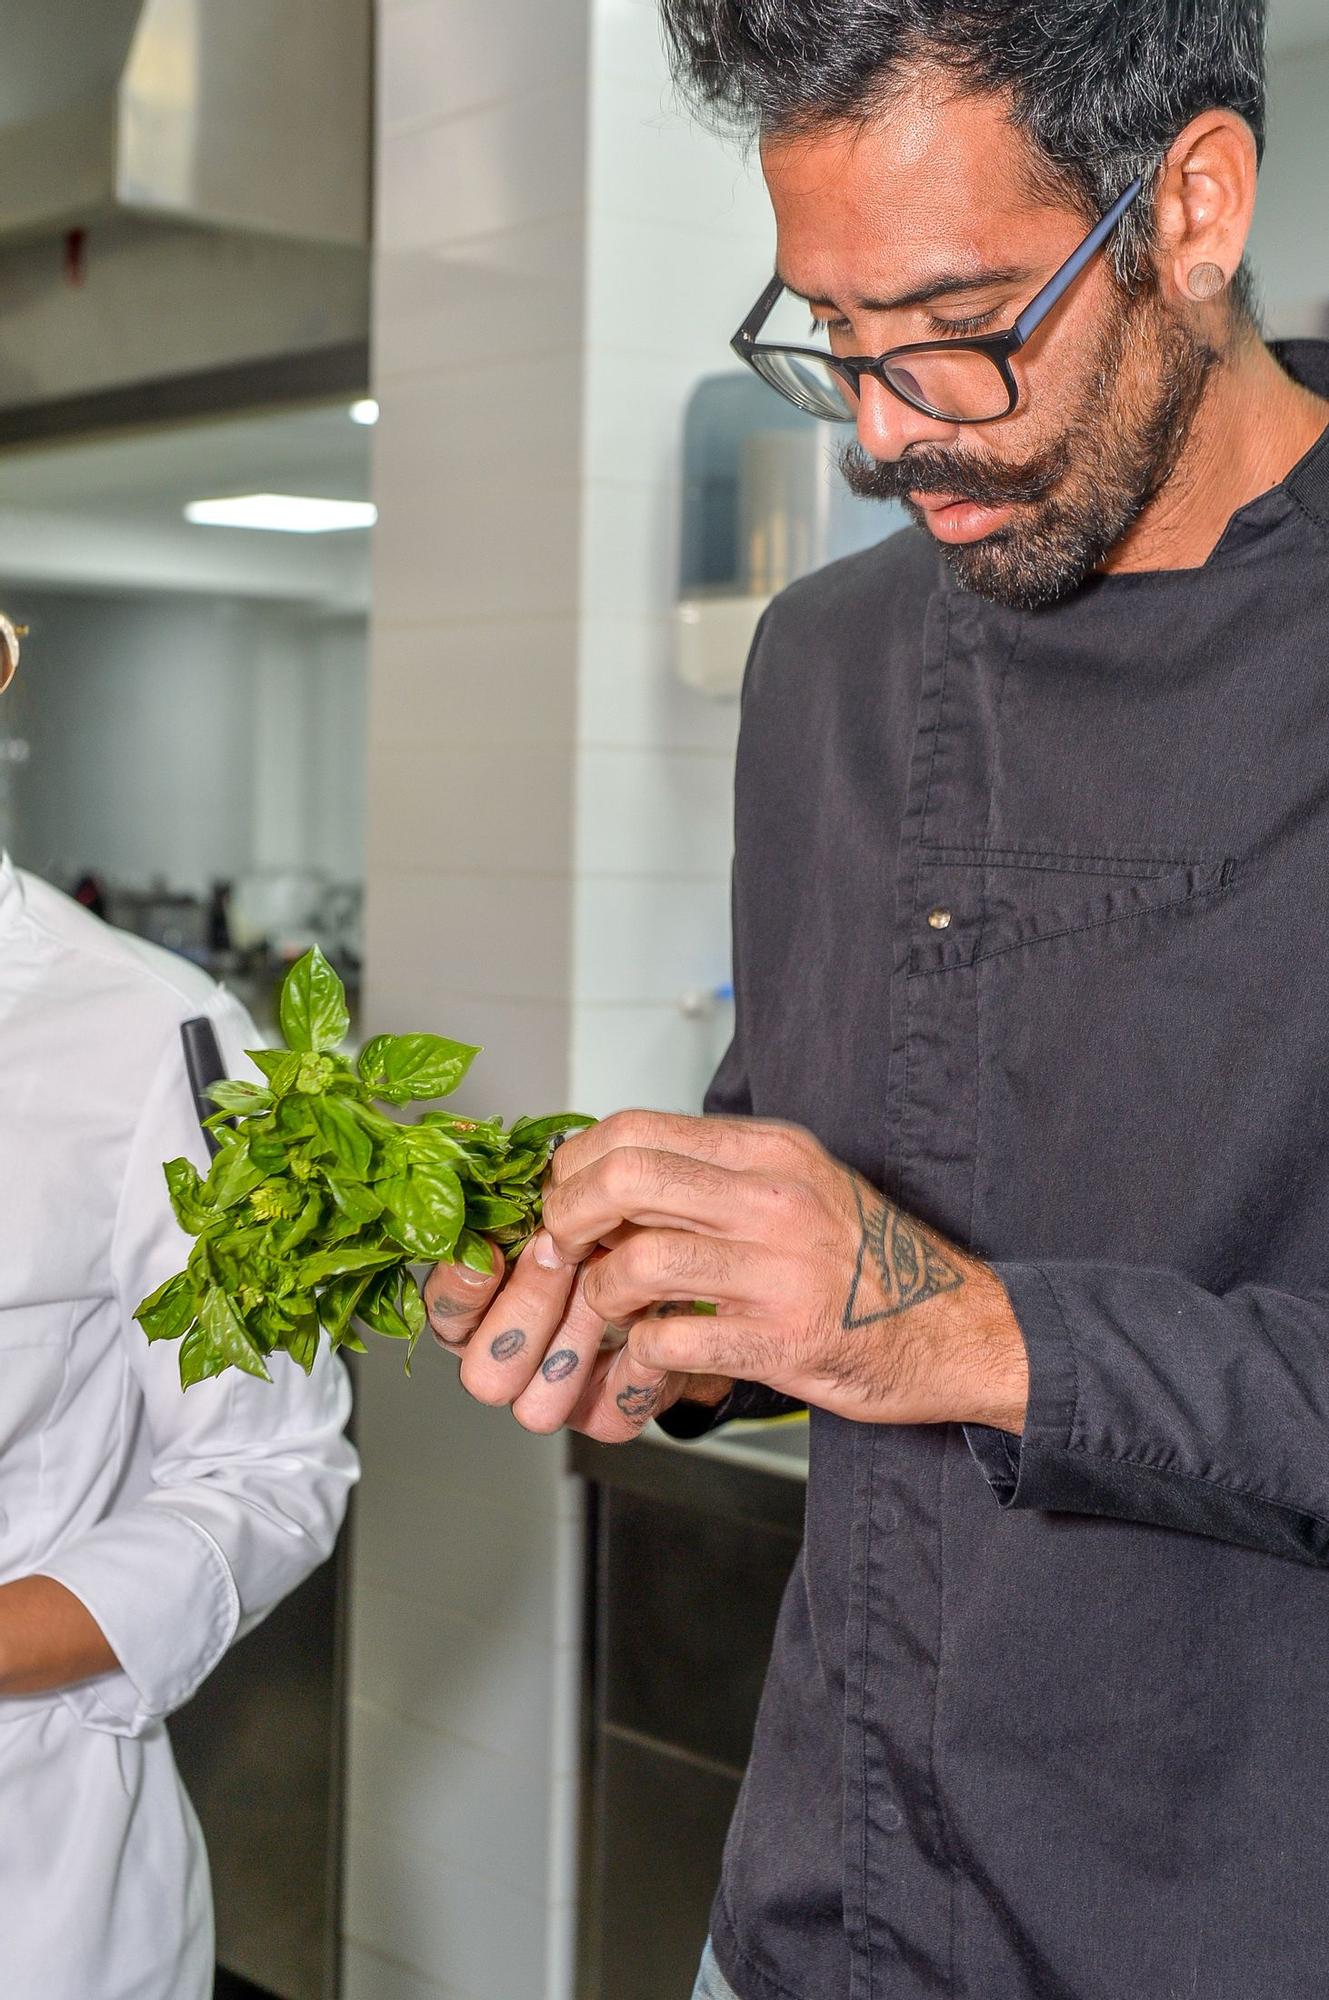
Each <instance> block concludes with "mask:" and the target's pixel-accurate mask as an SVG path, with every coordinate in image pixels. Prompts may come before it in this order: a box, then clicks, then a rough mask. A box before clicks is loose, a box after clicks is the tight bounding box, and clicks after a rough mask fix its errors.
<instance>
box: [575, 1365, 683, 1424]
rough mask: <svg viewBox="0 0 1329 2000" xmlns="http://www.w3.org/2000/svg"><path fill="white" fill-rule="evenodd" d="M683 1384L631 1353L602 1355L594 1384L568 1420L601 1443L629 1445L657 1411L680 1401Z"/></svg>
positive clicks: (591, 1384) (593, 1377) (595, 1369)
mask: <svg viewBox="0 0 1329 2000" xmlns="http://www.w3.org/2000/svg"><path fill="white" fill-rule="evenodd" d="M680 1391H681V1383H680V1381H679V1380H678V1379H676V1378H675V1377H673V1376H670V1375H667V1374H666V1373H665V1371H664V1370H663V1369H662V1368H645V1367H643V1366H642V1364H641V1363H640V1362H639V1361H636V1360H634V1358H633V1356H632V1354H631V1352H630V1350H629V1349H628V1348H626V1347H620V1348H618V1349H617V1350H616V1351H615V1352H613V1353H610V1354H602V1355H601V1356H600V1357H599V1359H598V1361H597V1362H596V1363H595V1364H594V1368H593V1371H592V1376H591V1383H590V1386H589V1388H588V1390H587V1392H586V1394H585V1395H584V1396H583V1397H582V1400H581V1402H580V1403H579V1404H578V1405H577V1407H576V1408H575V1409H574V1410H573V1411H572V1414H571V1416H570V1417H569V1419H568V1421H569V1423H570V1424H571V1426H572V1428H573V1429H574V1430H578V1431H582V1432H584V1433H585V1435H586V1436H587V1437H589V1438H594V1439H595V1441H596V1442H597V1443H598V1444H626V1443H628V1441H629V1440H630V1439H632V1438H635V1437H639V1436H640V1435H641V1433H642V1431H643V1430H644V1429H645V1428H646V1426H647V1424H648V1423H649V1422H650V1421H651V1418H652V1417H653V1416H655V1415H656V1413H657V1411H660V1410H667V1409H668V1408H669V1406H670V1404H671V1403H674V1402H677V1400H678V1397H679V1394H680Z"/></svg>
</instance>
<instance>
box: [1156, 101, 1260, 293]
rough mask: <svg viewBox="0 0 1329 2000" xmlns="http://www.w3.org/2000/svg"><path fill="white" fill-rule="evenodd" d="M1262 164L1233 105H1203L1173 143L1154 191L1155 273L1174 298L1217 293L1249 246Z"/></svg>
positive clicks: (1222, 289) (1220, 291) (1233, 275)
mask: <svg viewBox="0 0 1329 2000" xmlns="http://www.w3.org/2000/svg"><path fill="white" fill-rule="evenodd" d="M1258 170H1259V162H1258V159H1257V157H1256V148H1255V135H1254V134H1253V133H1252V131H1251V128H1250V126H1249V125H1248V124H1247V123H1246V121H1245V119H1244V118H1240V117H1238V115H1237V114H1236V112H1234V111H1204V112H1201V114H1200V116H1199V117H1198V118H1193V119H1192V120H1191V122H1190V124H1189V125H1188V126H1187V127H1186V129H1185V131H1184V132H1182V133H1181V134H1180V135H1179V137H1178V138H1177V140H1176V142H1175V144H1174V145H1173V146H1172V147H1171V148H1170V149H1169V152H1168V156H1167V164H1166V166H1165V167H1164V170H1163V178H1162V181H1161V183H1160V186H1159V191H1158V196H1157V218H1158V275H1159V282H1160V284H1161V285H1162V287H1163V291H1164V295H1165V296H1166V297H1167V298H1168V299H1169V302H1170V303H1172V304H1181V303H1184V304H1186V305H1188V306H1191V307H1195V306H1197V305H1204V304H1206V303H1208V302H1210V301H1213V300H1220V299H1221V298H1222V295H1223V294H1225V293H1226V291H1227V288H1228V286H1229V285H1230V284H1231V282H1232V280H1233V278H1234V277H1235V276H1236V274H1237V271H1238V269H1239V268H1240V265H1241V260H1242V258H1243V257H1244V256H1245V254H1246V239H1247V237H1248V236H1249V235H1250V228H1251V218H1252V216H1253V215H1254V213H1255V187H1256V177H1257V174H1258Z"/></svg>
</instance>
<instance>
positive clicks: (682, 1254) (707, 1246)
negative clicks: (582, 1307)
mask: <svg viewBox="0 0 1329 2000" xmlns="http://www.w3.org/2000/svg"><path fill="white" fill-rule="evenodd" d="M762 1256H763V1252H762V1250H761V1249H760V1247H759V1246H758V1245H756V1244H754V1243H735V1242H729V1241H722V1240H721V1239H720V1238H719V1237H717V1236H701V1235H698V1234H697V1233H696V1231H694V1230H691V1229H641V1230H636V1231H634V1233H633V1234H632V1235H631V1236H630V1237H629V1238H628V1239H627V1241H626V1242H624V1243H620V1244H619V1246H618V1248H617V1249H616V1250H611V1251H610V1252H609V1253H608V1255H607V1256H604V1257H601V1258H600V1259H599V1261H598V1262H597V1263H596V1264H594V1265H593V1266H592V1268H591V1269H590V1270H589V1271H588V1272H587V1275H586V1297H587V1300H588V1302H589V1303H590V1304H591V1306H593V1307H594V1309H595V1311H596V1312H598V1313H599V1315H600V1317H601V1319H605V1320H608V1321H609V1322H610V1323H611V1325H615V1326H626V1325H627V1324H628V1323H629V1321H631V1320H633V1319H635V1318H636V1316H637V1314H638V1313H639V1312H644V1311H645V1310H646V1308H647V1307H648V1306H652V1305H655V1304H657V1303H658V1302H659V1301H660V1300H663V1299H709V1300H712V1301H716V1302H723V1301H726V1300H727V1301H730V1302H734V1303H739V1304H744V1303H746V1300H747V1291H748V1288H749V1287H750V1285H751V1283H752V1281H753V1276H754V1269H755V1267H756V1265H757V1264H758V1262H759V1260H760V1259H761V1258H762Z"/></svg>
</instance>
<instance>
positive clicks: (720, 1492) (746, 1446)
mask: <svg viewBox="0 0 1329 2000" xmlns="http://www.w3.org/2000/svg"><path fill="white" fill-rule="evenodd" d="M570 1462H571V1469H572V1470H573V1471H574V1472H576V1473H579V1474H580V1475H581V1477H582V1478H583V1479H589V1480H592V1481H593V1482H594V1483H595V1484H596V1485H599V1486H608V1487H613V1488H615V1489H617V1490H619V1491H622V1492H629V1493H637V1494H640V1495H641V1496H642V1497H643V1498H645V1499H655V1500H662V1501H665V1502H667V1503H669V1504H671V1505H673V1506H682V1507H691V1508H697V1509H700V1510H701V1511H702V1512H705V1513H715V1514H721V1515H724V1516H726V1517H728V1518H729V1519H731V1520H745V1519H746V1520H751V1521H757V1522H761V1523H762V1524H764V1525H765V1526H767V1527H773V1528H783V1529H786V1530H788V1531H790V1532H792V1533H793V1534H797V1535H801V1534H802V1532H803V1504H804V1498H805V1490H806V1487H807V1476H808V1430H807V1421H806V1419H801V1420H797V1421H794V1422H785V1423H768V1424H730V1425H727V1426H726V1427H725V1428H724V1429H723V1430H720V1431H717V1432H715V1433H714V1435H713V1436H711V1437H704V1438H696V1439H694V1440H693V1441H692V1442H691V1443H690V1444H680V1443H679V1442H678V1441H677V1440H676V1439H674V1438H670V1437H666V1436H665V1434H664V1432H663V1431H661V1430H658V1429H657V1428H656V1427H655V1426H654V1425H651V1426H650V1427H649V1428H648V1429H647V1431H646V1432H645V1434H644V1435H643V1436H642V1437H641V1438H640V1439H639V1440H638V1442H637V1443H636V1444H626V1445H602V1444H593V1443H592V1442H591V1440H590V1439H589V1438H584V1437H574V1438H573V1439H572V1441H571V1461H570Z"/></svg>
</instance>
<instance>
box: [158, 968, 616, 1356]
mask: <svg viewBox="0 0 1329 2000" xmlns="http://www.w3.org/2000/svg"><path fill="white" fill-rule="evenodd" d="M280 1019H281V1029H282V1034H283V1036H284V1038H285V1042H286V1047H285V1048H283V1049H256V1050H254V1051H253V1052H252V1058H253V1061H254V1062H255V1063H256V1064H257V1065H258V1067H259V1069H260V1070H261V1071H262V1073H263V1075H264V1077H265V1078H266V1083H265V1084H264V1085H259V1084H253V1083H218V1084H216V1085H214V1086H213V1089H212V1092H211V1096H212V1099H213V1102H214V1103H215V1104H216V1105H217V1107H218V1108H217V1111H216V1113H215V1114H214V1115H213V1116H212V1117H211V1118H209V1119H208V1121H207V1124H208V1126H209V1128H210V1129H211V1130H212V1131H214V1132H215V1133H216V1136H217V1139H218V1141H219V1143H220V1151H219V1152H218V1153H217V1155H216V1157H215V1159H214V1160H213V1162H212V1166H211V1169H210V1171H209V1173H208V1175H207V1178H206V1179H204V1178H203V1177H202V1176H201V1175H200V1174H199V1173H198V1171H197V1170H196V1169H195V1168H194V1167H193V1166H192V1165H191V1163H190V1162H189V1161H188V1160H183V1159H181V1160H172V1161H171V1162H170V1164H169V1165H168V1166H167V1168H166V1183H167V1187H168V1188H169V1190H170V1197H171V1202H172V1205H173V1207H174V1209H175V1213H176V1216H177V1217H178V1219H179V1221H180V1224H181V1227H182V1228H184V1229H185V1230H187V1231H188V1233H189V1234H190V1235H191V1236H193V1237H194V1238H195V1239H196V1241H195V1244H194V1248H193V1250H192V1251H191V1253H190V1256H189V1261H188V1264H187V1266H186V1268H185V1269H184V1270H183V1271H181V1272H180V1273H179V1274H178V1275H177V1276H176V1277H174V1278H170V1279H168V1280H167V1282H166V1283H165V1284H164V1285H162V1286H160V1287H159V1288H158V1290H157V1291H155V1292H154V1293H153V1294H152V1296H151V1298H148V1299H145V1300H144V1301H143V1303H142V1305H141V1306H140V1307H139V1309H138V1311H137V1313H136V1314H135V1318H136V1319H137V1320H138V1322H139V1324H140V1325H141V1326H142V1328H143V1331H144V1332H145V1334H146V1335H147V1337H148V1339H149V1340H178V1341H179V1342H180V1381H181V1384H182V1385H183V1386H184V1387H185V1388H186V1389H187V1388H189V1387H190V1386H191V1385H192V1384H193V1383H195V1382H202V1381H205V1380H206V1379H207V1378H208V1377H209V1376H212V1375H220V1374H221V1373H222V1371H223V1370H224V1369H226V1368H242V1369H243V1370H244V1371H245V1373H246V1374H249V1375H259V1376H262V1377H263V1379H264V1380H265V1381H267V1380H270V1379H271V1378H270V1377H269V1375H268V1370H267V1358H268V1356H269V1355H271V1354H273V1353H275V1352H277V1351H278V1350H279V1349H280V1350H282V1351H283V1352H285V1353H287V1354H289V1355H291V1357H292V1358H293V1359H294V1360H295V1361H298V1362H299V1364H300V1366H301V1367H302V1368H303V1369H304V1370H305V1371H306V1373H308V1371H309V1369H310V1368H312V1366H313V1363H314V1356H315V1354H316V1353H317V1352H318V1343H319V1333H320V1329H321V1330H322V1331H323V1332H324V1333H326V1334H327V1336H328V1339H329V1340H330V1342H331V1343H332V1345H333V1347H334V1348H335V1347H349V1348H354V1349H356V1350H357V1351H358V1352H361V1353H363V1352H364V1343H363V1341H361V1340H360V1339H359V1337H358V1335H357V1334H356V1332H355V1330H354V1329H355V1323H356V1322H359V1323H360V1324H361V1325H362V1326H366V1327H369V1328H371V1329H372V1330H373V1331H374V1332H375V1333H381V1334H386V1335H387V1336H388V1338H389V1339H392V1340H402V1341H405V1342H406V1353H407V1365H408V1366H409V1362H410V1355H411V1352H412V1350H413V1349H414V1346H415V1343H416V1341H417V1339H418V1338H419V1336H420V1334H421V1333H422V1332H423V1330H424V1324H425V1309H424V1303H423V1301H422V1299H421V1297H420V1292H419V1289H418V1287H417V1285H416V1283H415V1280H414V1278H413V1277H412V1275H411V1270H410V1266H411V1265H412V1263H415V1262H429V1263H433V1262H437V1261H439V1260H440V1259H443V1260H460V1261H461V1262H462V1263H465V1264H469V1265H470V1266H471V1267H472V1268H473V1269H474V1270H478V1271H488V1270H489V1269H490V1266H491V1261H492V1260H491V1252H490V1248H489V1242H490V1241H494V1242H497V1243H499V1244H501V1245H502V1246H503V1247H504V1250H505V1251H506V1253H507V1255H508V1256H509V1257H510V1258H511V1257H515V1256H516V1255H517V1252H518V1251H519V1250H520V1249H521V1246H522V1245H523V1244H524V1243H525V1242H526V1241H527V1239H528V1238H529V1237H530V1236H531V1235H532V1233H533V1232H534V1230H535V1229H536V1228H537V1227H538V1225H539V1220H540V1191H541V1185H542V1182H543V1178H544V1173H545V1169H546V1168H547V1166H548V1164H549V1160H550V1156H551V1154H552V1152H553V1150H554V1147H555V1145H556V1144H557V1142H558V1140H559V1139H560V1138H561V1137H562V1136H563V1134H564V1133H566V1132H571V1131H575V1130H576V1129H578V1128H579V1127H581V1126H585V1125H589V1124H591V1123H592V1122H593V1121H592V1120H590V1119H589V1118H580V1117H577V1116H576V1115H575V1114H574V1113H571V1112H568V1113H565V1114H561V1115H559V1116H556V1117H553V1118H539V1119H531V1118H521V1119H518V1121H517V1123H516V1124H515V1125H513V1126H511V1127H509V1128H507V1129H505V1128H504V1126H503V1124H502V1122H501V1120H499V1119H497V1118H490V1119H473V1118H459V1117H455V1116H453V1115H452V1114H451V1113H449V1112H446V1111H426V1112H425V1113H424V1114H423V1115H422V1116H421V1117H420V1119H419V1121H418V1122H417V1123H413V1124H406V1123H401V1122H399V1121H398V1120H396V1119H394V1118H391V1117H389V1116H388V1115H387V1113H386V1112H385V1111H383V1110H381V1109H380V1108H379V1106H380V1104H393V1105H401V1104H408V1103H412V1102H428V1101H432V1100H435V1099H438V1098H441V1097H447V1096H448V1095H450V1093H451V1092H452V1091H454V1090H455V1089H456V1087H457V1085H458V1084H459V1083H460V1082H461V1080H462V1078H463V1077H464V1076H465V1074H466V1072H467V1070H468V1069H469V1068H470V1066H471V1063H472V1061H473V1059H474V1058H475V1057H476V1056H477V1055H478V1054H479V1053H480V1051H479V1050H478V1049H475V1048H470V1047H468V1046H467V1045H466V1044H465V1043H463V1042H449V1041H445V1040H444V1039H443V1037H442V1036H440V1035H378V1036H376V1037H375V1039H374V1040H373V1041H371V1042H369V1043H367V1044H366V1045H365V1047H364V1048H363V1049H362V1050H361V1052H360V1055H359V1058H358V1060H357V1061H356V1062H355V1063H351V1062H348V1061H347V1059H346V1058H345V1057H344V1056H340V1055H338V1054H337V1050H338V1048H339V1047H340V1045H341V1043H342V1042H343V1041H344V1040H345V1038H346V1034H347V1030H348V1028H349V1026H350V1017H349V1015H348V1013H347V1009H346V994H345V990H344V988H343V986H342V983H341V981H340V980H339V979H338V977H337V975H336V973H335V972H334V971H333V969H332V967H331V966H330V965H329V964H328V961H327V960H326V958H324V956H323V954H322V952H321V951H319V950H318V949H317V948H315V949H314V950H313V951H311V952H308V953H307V954H306V955H305V957H304V958H302V959H301V960H300V962H299V964H298V965H296V966H294V967H293V968H292V970H291V971H290V973H289V974H288V975H287V978H286V981H285V983H284V985H283V987H282V993H281V1007H280ZM486 1239H488V1240H486Z"/></svg>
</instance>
